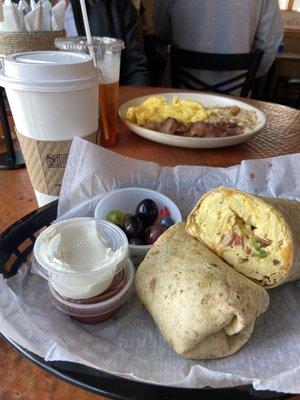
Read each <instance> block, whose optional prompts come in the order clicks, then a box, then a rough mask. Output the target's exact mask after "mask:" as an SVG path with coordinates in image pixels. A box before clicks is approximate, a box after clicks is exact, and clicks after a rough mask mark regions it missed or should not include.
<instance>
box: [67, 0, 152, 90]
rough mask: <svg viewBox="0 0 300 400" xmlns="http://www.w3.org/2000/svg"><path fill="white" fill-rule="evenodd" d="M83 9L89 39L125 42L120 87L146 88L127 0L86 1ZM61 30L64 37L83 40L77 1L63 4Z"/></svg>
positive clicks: (135, 27)
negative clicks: (75, 37) (63, 26)
mask: <svg viewBox="0 0 300 400" xmlns="http://www.w3.org/2000/svg"><path fill="white" fill-rule="evenodd" d="M86 6H87V13H88V18H89V22H90V28H91V34H92V36H109V37H114V38H117V39H122V40H124V42H125V46H126V47H125V49H124V50H123V51H122V56H121V71H120V85H128V86H146V85H148V83H149V75H148V69H147V61H146V57H145V54H144V49H143V42H142V37H141V34H140V29H139V26H138V20H137V12H136V10H135V8H134V6H133V4H132V2H131V0H86ZM65 29H66V32H67V36H85V31H84V24H83V18H82V14H81V8H80V2H79V0H70V1H69V2H68V3H67V9H66V15H65Z"/></svg>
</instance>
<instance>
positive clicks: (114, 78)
mask: <svg viewBox="0 0 300 400" xmlns="http://www.w3.org/2000/svg"><path fill="white" fill-rule="evenodd" d="M92 41H93V43H92V44H91V45H88V44H87V40H86V38H85V37H69V38H57V39H55V45H56V47H57V48H58V49H59V50H64V51H75V52H76V51H78V52H85V53H91V54H92V53H93V54H94V56H95V60H96V66H97V67H98V68H99V69H100V71H101V74H102V77H101V80H100V86H99V98H100V125H101V136H100V143H101V144H102V145H103V146H112V145H113V144H114V143H115V141H116V132H117V115H118V101H119V78H120V62H121V51H122V50H123V49H124V47H125V46H124V42H123V41H122V40H120V39H114V38H109V37H93V38H92Z"/></svg>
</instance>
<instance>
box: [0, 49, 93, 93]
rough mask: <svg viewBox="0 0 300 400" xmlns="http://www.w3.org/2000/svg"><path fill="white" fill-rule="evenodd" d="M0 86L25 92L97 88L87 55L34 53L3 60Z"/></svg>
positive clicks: (56, 52)
mask: <svg viewBox="0 0 300 400" xmlns="http://www.w3.org/2000/svg"><path fill="white" fill-rule="evenodd" d="M0 82H1V83H3V86H4V87H9V88H15V89H19V90H27V91H58V90H61V91H63V90H75V89H81V88H87V87H92V86H96V85H98V83H99V71H98V70H97V69H96V68H95V67H94V64H93V60H92V58H91V56H89V55H88V54H84V53H73V52H68V51H67V52H65V51H35V52H28V53H17V54H12V55H9V56H7V57H5V58H4V62H3V70H2V71H1V74H0Z"/></svg>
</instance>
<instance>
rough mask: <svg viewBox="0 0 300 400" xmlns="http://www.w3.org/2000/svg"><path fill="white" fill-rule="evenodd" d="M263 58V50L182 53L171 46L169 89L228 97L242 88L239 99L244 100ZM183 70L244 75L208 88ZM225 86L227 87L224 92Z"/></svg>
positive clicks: (182, 51)
mask: <svg viewBox="0 0 300 400" xmlns="http://www.w3.org/2000/svg"><path fill="white" fill-rule="evenodd" d="M262 56H263V51H261V50H255V51H253V52H251V53H246V54H212V53H200V52H197V51H189V50H184V49H180V48H179V47H177V46H174V45H171V81H172V86H173V87H177V88H180V87H186V88H188V89H198V90H199V89H205V90H208V91H212V92H215V93H224V94H230V93H231V92H233V91H234V90H237V89H239V88H241V94H240V95H241V96H242V97H247V96H248V94H249V92H250V90H251V87H252V84H253V81H254V78H255V76H256V73H257V70H258V67H259V64H260V62H261V59H262ZM185 68H188V69H192V70H195V71H196V70H208V71H243V72H242V73H240V74H238V75H237V76H235V77H233V78H231V79H227V80H225V81H223V82H219V83H217V84H214V85H210V84H208V83H205V82H203V81H202V80H201V79H199V78H196V77H195V76H194V75H192V74H191V73H190V72H189V71H186V69H185ZM230 84H231V85H230ZM228 85H229V86H228ZM224 86H227V87H226V89H225V88H224ZM222 88H224V89H222Z"/></svg>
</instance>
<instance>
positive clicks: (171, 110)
mask: <svg viewBox="0 0 300 400" xmlns="http://www.w3.org/2000/svg"><path fill="white" fill-rule="evenodd" d="M212 113H213V111H212V110H208V109H206V108H205V107H204V106H203V104H201V103H198V102H196V101H191V100H188V99H184V100H179V98H178V97H177V96H174V97H173V100H172V103H169V102H168V101H167V100H166V98H165V97H163V96H151V97H149V98H148V99H147V100H145V101H144V102H143V103H142V104H140V105H139V106H137V107H129V108H128V110H127V112H126V118H127V119H128V120H129V121H130V122H132V123H134V124H138V125H140V126H145V125H147V124H148V123H151V122H158V123H160V124H161V123H163V122H164V121H165V120H166V119H167V118H175V119H176V120H177V121H178V122H181V123H183V124H190V123H193V122H197V121H204V120H205V119H206V118H208V117H209V116H210V115H211V114H212Z"/></svg>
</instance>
